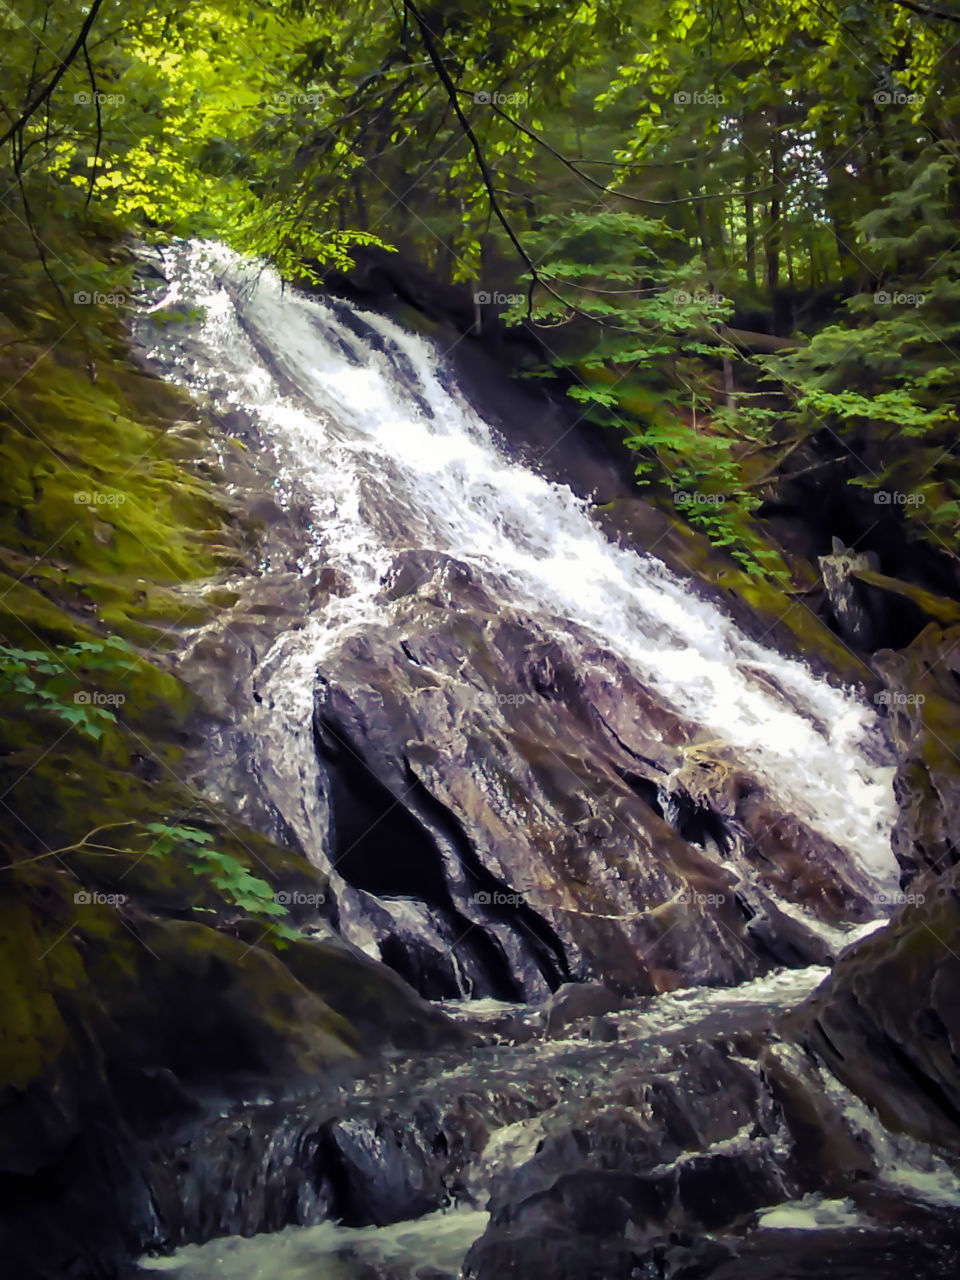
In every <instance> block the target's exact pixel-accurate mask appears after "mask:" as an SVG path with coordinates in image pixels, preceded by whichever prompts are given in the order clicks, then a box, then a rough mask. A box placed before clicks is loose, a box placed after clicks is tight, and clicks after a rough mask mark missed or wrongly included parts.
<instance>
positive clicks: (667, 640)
mask: <svg viewBox="0 0 960 1280" xmlns="http://www.w3.org/2000/svg"><path fill="white" fill-rule="evenodd" d="M168 265H169V268H170V271H171V279H172V287H171V290H170V292H169V293H168V295H167V296H166V297H165V298H164V300H163V302H162V303H161V304H160V305H162V306H163V307H168V306H171V305H181V306H191V307H196V308H202V311H203V319H202V320H200V321H198V322H197V323H195V324H192V325H190V326H189V327H188V328H187V333H186V335H184V334H183V333H182V331H181V332H178V331H173V332H168V333H167V334H165V335H162V336H161V337H159V338H154V339H152V343H153V345H154V346H155V349H158V350H159V353H160V354H161V355H162V357H163V360H164V362H165V364H166V365H167V367H169V368H170V369H171V371H172V372H173V374H174V376H176V377H178V378H180V379H181V380H182V381H183V382H184V383H185V384H186V385H187V386H189V387H190V388H192V389H194V390H197V391H203V392H206V393H209V394H211V395H212V396H213V397H214V398H215V400H216V401H217V402H219V403H220V404H221V405H222V406H230V407H236V408H241V409H243V410H244V411H246V412H247V413H249V414H251V415H252V416H253V417H254V419H255V420H256V421H257V422H258V423H259V425H260V426H261V428H262V432H263V436H264V438H265V439H266V440H267V441H268V442H269V444H270V445H271V447H272V448H273V449H275V450H276V453H277V457H278V460H279V463H280V467H281V474H282V475H283V476H285V477H286V478H287V479H288V480H289V481H290V482H291V483H292V482H296V483H297V484H298V485H299V486H300V487H301V489H302V490H304V491H306V492H307V493H308V494H309V496H310V499H311V501H312V504H313V522H314V529H315V533H316V538H317V540H318V542H319V544H320V546H321V547H322V554H323V557H324V560H325V562H326V563H328V564H332V565H334V566H335V567H336V568H337V569H338V570H339V571H340V572H341V573H342V574H343V575H344V578H345V580H346V581H347V582H348V583H349V589H348V590H347V592H346V593H344V594H343V595H342V596H341V598H339V599H338V600H335V601H333V602H332V605H331V608H330V609H328V610H327V611H326V613H325V616H324V617H323V619H322V620H318V621H317V622H316V623H314V624H308V626H307V627H306V629H305V630H304V631H302V632H300V633H298V634H297V636H296V637H295V638H287V639H281V640H280V641H279V643H278V645H277V649H276V652H275V653H274V654H273V655H271V657H270V658H268V660H267V662H266V663H265V668H266V669H267V670H268V671H273V672H274V674H273V676H272V677H271V678H270V680H269V689H268V690H267V689H261V694H262V695H263V701H264V703H269V704H271V705H272V712H271V714H273V715H275V716H277V717H280V718H282V719H283V721H284V724H285V730H286V733H287V735H288V736H289V742H290V759H289V760H288V761H287V762H282V761H277V760H273V761H271V765H270V767H271V770H274V771H276V770H281V771H282V770H283V769H284V768H287V769H293V770H294V772H295V775H296V776H300V775H302V773H303V769H302V756H303V752H304V750H306V752H308V753H309V752H311V751H312V745H311V744H310V743H309V742H308V741H306V742H305V738H308V737H309V734H308V726H309V720H310V706H311V700H312V693H313V684H314V679H315V672H316V668H317V665H318V663H319V662H320V660H321V659H322V658H323V656H324V655H325V654H326V653H328V652H330V651H331V650H332V649H333V648H335V647H336V645H337V644H338V643H339V642H340V640H341V639H342V637H343V635H344V634H345V633H348V632H356V631H360V630H361V629H362V628H363V627H364V626H365V625H369V624H370V623H372V622H373V621H375V620H376V618H377V614H378V609H379V601H378V596H379V591H380V584H381V579H382V578H383V575H384V574H385V572H386V571H387V569H388V567H389V565H390V563H391V560H392V558H393V556H394V555H395V554H396V552H397V551H399V550H401V549H405V548H410V547H414V548H428V549H435V550H439V551H443V552H449V553H450V554H452V555H455V556H457V557H458V558H459V559H461V560H465V561H467V562H469V563H473V564H476V565H477V566H478V567H479V568H480V569H481V571H483V572H485V573H486V574H487V575H488V577H489V578H493V579H495V580H496V582H497V584H498V587H499V590H500V592H501V593H502V597H503V599H504V600H505V601H506V602H509V603H510V604H511V605H514V606H516V605H519V606H520V607H522V608H524V609H526V610H529V611H531V612H533V613H535V614H537V615H539V616H541V617H543V618H546V619H548V620H549V625H550V626H551V627H553V628H558V627H559V628H563V626H564V623H566V622H569V623H574V624H577V625H578V626H579V627H582V628H585V629H586V630H587V631H589V632H591V633H593V634H594V635H596V637H597V638H598V639H599V640H600V641H602V643H603V644H604V645H605V646H606V647H607V648H609V649H610V650H612V651H613V652H615V653H617V654H619V655H621V656H622V658H623V659H624V660H625V661H626V662H627V663H628V664H629V665H630V666H631V668H632V669H633V670H634V671H635V672H636V673H637V674H638V676H639V677H640V678H641V679H642V680H643V681H644V683H645V684H647V685H648V686H649V687H651V688H652V689H654V690H656V691H657V692H658V693H659V694H660V695H662V696H663V697H664V698H665V699H666V700H667V701H668V702H669V703H671V704H672V705H673V706H674V707H675V708H676V709H677V710H678V711H679V712H680V713H682V714H686V715H689V716H691V717H693V718H694V719H695V720H696V721H697V722H698V723H699V724H701V725H702V726H704V727H705V728H706V729H707V730H709V731H710V732H711V733H712V734H713V735H715V736H716V738H718V739H720V740H722V741H723V742H724V743H726V744H728V745H729V746H730V747H731V748H733V749H734V750H735V751H736V752H737V754H738V755H739V756H740V758H742V759H743V760H744V761H745V762H747V763H748V764H749V765H750V766H751V767H753V768H754V769H755V770H756V771H757V772H758V773H759V774H760V776H762V777H763V778H764V779H765V781H766V783H767V785H768V786H769V788H770V790H771V792H772V793H773V794H774V795H775V796H776V797H778V799H779V800H780V802H781V803H782V804H783V806H784V808H785V809H787V810H788V811H790V812H794V813H797V814H798V815H801V816H802V817H804V818H805V819H806V820H807V821H808V822H809V823H810V824H811V825H812V826H813V827H814V828H815V829H816V830H818V831H820V832H821V833H822V834H824V835H825V836H827V837H828V838H830V839H831V840H833V841H835V842H836V843H838V844H839V845H841V846H843V847H845V848H848V849H850V850H851V851H852V852H853V853H854V855H855V856H856V858H858V859H859V860H860V861H861V862H862V864H863V865H864V866H865V867H866V868H867V869H869V871H870V872H871V873H872V874H873V875H874V876H875V877H876V878H877V880H878V881H879V882H880V883H881V884H887V885H889V883H890V881H891V878H892V877H893V875H894V873H895V865H894V862H893V858H892V855H891V852H890V827H891V825H892V821H893V816H894V812H895V807H894V801H893V795H892V791H891V777H892V769H891V768H890V767H889V765H888V764H886V763H882V762H878V761H882V759H883V754H882V747H881V733H880V730H879V727H878V722H877V719H876V717H875V715H874V713H873V712H872V711H871V710H870V709H869V708H868V707H867V706H866V705H865V704H864V703H863V701H862V699H860V698H859V697H857V696H856V695H855V694H853V693H850V692H844V691H841V690H838V689H836V688H834V687H832V686H831V685H830V684H828V683H827V682H826V681H824V680H822V679H818V678H817V677H815V676H814V675H812V674H811V672H810V671H809V670H808V669H807V668H805V667H804V666H803V665H802V664H801V663H799V662H797V661H795V660H792V659H789V658H786V657H784V656H782V655H780V654H778V653H777V652H776V651H775V650H773V649H768V648H764V647H763V646H762V645H759V644H756V643H755V642H753V641H751V640H749V639H747V638H746V637H744V636H743V635H742V634H741V633H740V632H739V631H738V629H737V627H736V626H735V625H734V623H733V622H732V621H731V620H730V619H729V618H728V617H726V616H725V615H724V614H723V613H722V612H721V611H720V610H719V609H717V608H716V607H715V606H714V605H712V604H710V603H709V602H705V601H704V600H702V599H700V598H699V597H698V596H697V595H696V594H695V593H694V592H693V591H691V590H690V589H689V588H688V587H687V586H686V585H685V584H684V583H683V582H682V581H681V580H680V579H678V578H677V577H676V576H675V575H674V574H672V573H671V572H670V571H668V570H667V568H666V567H665V566H664V565H663V563H662V562H660V561H659V560H657V559H656V558H654V557H653V556H638V555H636V554H635V553H633V552H631V551H627V550H622V549H618V548H617V547H614V546H612V545H611V544H610V543H609V542H608V541H607V540H606V539H605V538H604V536H603V535H602V533H601V532H600V531H599V530H598V529H597V527H596V526H595V525H594V523H593V522H592V521H591V519H590V515H589V511H588V508H587V505H586V504H585V503H584V502H583V501H581V500H579V499H578V498H576V497H575V496H574V494H573V493H572V492H571V491H570V490H569V489H567V488H566V487H564V486H562V485H559V484H556V483H552V482H550V481H549V480H547V479H545V478H543V477H542V476H540V475H537V474H536V473H535V472H534V471H532V470H529V469H527V468H525V467H523V466H519V465H517V464H515V463H513V462H511V461H510V460H508V459H507V458H506V457H505V456H504V454H503V453H502V452H501V450H499V449H498V447H497V445H496V444H495V442H494V439H493V438H492V435H491V432H490V430H489V428H488V427H487V426H486V425H485V423H484V422H483V421H482V420H481V419H480V418H479V417H478V416H477V414H476V413H475V412H474V411H473V410H472V409H471V407H470V406H469V404H467V403H466V401H465V400H464V398H463V397H462V395H461V394H460V393H459V392H458V390H457V388H456V387H455V386H451V385H450V380H449V378H447V377H445V372H444V367H443V353H442V352H440V351H438V350H437V349H436V348H435V347H434V346H433V345H432V344H431V343H430V342H428V341H426V340H425V339H423V338H420V337H417V336H415V335H413V334H411V333H408V332H406V331H404V330H403V329H401V328H400V327H399V326H398V325H396V324H394V323H393V322H392V321H390V320H388V319H385V318H384V317H383V316H380V315H376V314H373V313H368V312H364V313H353V321H354V322H353V323H352V324H348V323H345V321H344V319H343V318H342V315H343V307H342V305H337V306H334V305H331V304H330V303H329V302H327V301H325V300H323V299H317V298H311V297H307V296H305V295H303V294H300V293H298V292H296V291H292V290H290V289H285V288H284V287H283V286H282V284H281V282H280V280H279V279H278V278H277V277H276V276H275V275H274V274H273V273H272V272H269V271H263V270H253V269H251V268H250V266H249V265H246V266H245V265H244V264H243V263H242V262H241V261H240V260H239V259H238V258H237V257H236V256H235V255H234V254H232V253H231V252H230V251H228V250H226V249H224V248H222V247H216V246H209V245H203V244H193V245H190V246H185V247H183V248H182V249H179V250H177V251H176V252H174V253H172V254H170V255H169V263H168ZM357 321H359V322H360V323H359V324H357ZM758 674H759V677H760V678H759V679H758V678H757V675H758ZM764 675H767V676H769V677H773V679H774V680H775V682H776V684H777V685H779V687H780V688H781V689H783V690H784V691H785V696H783V697H778V696H777V695H776V693H775V692H774V691H772V690H771V687H770V682H769V681H763V676H764ZM878 753H879V754H878ZM309 810H310V802H309V801H308V802H307V804H306V811H307V812H309ZM287 816H288V818H289V819H291V820H292V821H293V823H294V825H295V826H297V825H299V826H300V830H299V832H298V834H300V835H301V838H304V839H305V843H306V844H307V846H308V847H310V846H312V845H313V844H314V843H315V837H316V833H315V832H309V831H305V830H304V829H303V819H302V816H301V817H300V819H299V820H298V818H297V815H290V814H288V815H287Z"/></svg>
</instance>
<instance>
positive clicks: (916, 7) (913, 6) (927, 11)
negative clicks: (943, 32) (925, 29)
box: [893, 0, 960, 22]
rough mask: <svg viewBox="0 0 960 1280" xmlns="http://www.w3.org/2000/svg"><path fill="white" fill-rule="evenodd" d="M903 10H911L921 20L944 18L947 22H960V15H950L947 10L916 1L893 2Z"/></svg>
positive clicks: (894, 0)
mask: <svg viewBox="0 0 960 1280" xmlns="http://www.w3.org/2000/svg"><path fill="white" fill-rule="evenodd" d="M893 3H894V4H895V5H898V6H899V7H900V8H901V9H909V10H910V12H911V13H916V14H919V15H920V17H921V18H942V19H943V20H944V21H945V22H960V13H949V12H948V11H947V10H946V9H935V8H934V6H933V5H932V4H917V3H916V2H915V0H893Z"/></svg>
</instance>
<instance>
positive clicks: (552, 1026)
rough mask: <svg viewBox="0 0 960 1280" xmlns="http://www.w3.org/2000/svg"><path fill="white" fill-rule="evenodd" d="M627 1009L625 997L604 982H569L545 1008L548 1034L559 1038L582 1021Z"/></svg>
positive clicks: (554, 994)
mask: <svg viewBox="0 0 960 1280" xmlns="http://www.w3.org/2000/svg"><path fill="white" fill-rule="evenodd" d="M622 1008H623V997H622V996H618V995H617V994H616V992H614V991H611V990H610V989H609V988H608V987H605V986H604V985H603V983H601V982H565V983H564V984H563V986H562V987H559V988H558V989H557V990H556V991H555V992H554V993H553V995H552V996H551V997H550V999H549V1000H548V1001H547V1002H546V1004H545V1005H544V1006H543V1009H544V1015H545V1033H546V1035H548V1036H555V1035H559V1034H560V1032H561V1031H562V1030H563V1028H564V1027H566V1026H568V1025H569V1024H570V1023H571V1022H576V1021H577V1020H578V1019H580V1018H591V1017H596V1016H599V1015H600V1014H604V1013H613V1012H615V1011H616V1010H617V1009H622Z"/></svg>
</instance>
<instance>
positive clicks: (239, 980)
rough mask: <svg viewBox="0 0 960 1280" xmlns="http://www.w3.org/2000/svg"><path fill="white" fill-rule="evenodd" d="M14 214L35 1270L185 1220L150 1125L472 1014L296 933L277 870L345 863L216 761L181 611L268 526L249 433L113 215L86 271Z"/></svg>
mask: <svg viewBox="0 0 960 1280" xmlns="http://www.w3.org/2000/svg"><path fill="white" fill-rule="evenodd" d="M2 232H3V234H2V237H0V240H2V243H3V245H4V249H3V250H2V253H0V286H2V296H3V303H2V306H0V468H2V471H3V476H4V485H3V492H2V494H0V645H2V646H3V647H2V648H0V714H2V719H3V732H2V744H0V806H2V812H3V822H2V823H0V985H2V989H3V992H4V1014H3V1023H4V1028H3V1029H4V1034H3V1036H2V1037H0V1134H2V1138H0V1177H2V1180H3V1185H4V1188H5V1195H4V1203H3V1206H2V1209H0V1229H2V1231H3V1233H4V1234H8V1235H9V1240H8V1241H6V1242H5V1246H4V1253H5V1256H6V1257H7V1258H8V1259H10V1260H12V1261H13V1262H14V1263H15V1271H16V1274H18V1276H20V1277H21V1278H25V1277H29V1276H31V1275H51V1274H59V1273H61V1272H63V1273H67V1272H68V1271H69V1273H70V1274H75V1275H77V1276H82V1275H87V1274H100V1273H101V1272H100V1271H99V1270H98V1268H101V1267H106V1268H107V1269H109V1267H110V1266H111V1265H112V1262H111V1260H112V1261H113V1262H116V1261H117V1260H119V1259H121V1258H122V1257H123V1256H124V1255H126V1254H129V1253H130V1252H131V1251H132V1250H135V1249H138V1248H140V1247H141V1246H142V1245H143V1244H144V1242H145V1241H146V1240H148V1239H151V1238H160V1237H162V1231H163V1228H162V1224H157V1223H156V1222H154V1221H153V1220H152V1218H151V1211H150V1206H149V1197H148V1196H147V1194H146V1191H145V1188H144V1187H142V1186H141V1185H140V1184H139V1182H138V1178H137V1174H136V1168H137V1154H136V1152H137V1149H138V1144H140V1143H142V1142H144V1141H148V1140H151V1139H153V1138H155V1137H157V1136H158V1135H160V1134H162V1133H163V1132H165V1131H169V1130H170V1129H171V1128H172V1127H176V1126H178V1125H182V1124H185V1123H188V1122H190V1121H191V1120H194V1121H195V1120H197V1119H198V1118H200V1117H201V1116H202V1115H203V1114H204V1109H205V1107H206V1106H207V1105H209V1103H210V1101H211V1100H212V1099H215V1100H216V1104H217V1105H222V1103H223V1101H224V1099H229V1098H231V1097H233V1098H240V1097H243V1096H249V1093H250V1090H251V1089H256V1090H257V1091H258V1092H262V1091H263V1090H267V1091H269V1092H272V1093H280V1092H284V1091H289V1090H292V1089H298V1088H302V1087H305V1086H306V1085H307V1084H308V1083H309V1084H310V1085H311V1087H315V1086H316V1085H317V1083H318V1079H319V1078H323V1077H324V1076H326V1075H328V1074H330V1073H334V1074H338V1073H340V1072H342V1071H343V1070H350V1069H351V1068H352V1066H353V1065H354V1064H356V1063H357V1062H358V1061H359V1060H360V1059H361V1058H362V1056H363V1055H366V1054H369V1053H372V1052H375V1051H376V1050H377V1049H378V1048H379V1047H381V1046H383V1045H385V1044H387V1043H397V1044H400V1045H402V1046H405V1047H408V1048H413V1047H416V1046H419V1045H427V1044H432V1043H435V1042H436V1041H438V1040H440V1039H443V1038H445V1037H448V1036H451V1035H452V1034H453V1032H452V1029H451V1028H450V1027H449V1025H448V1024H446V1022H445V1020H444V1019H442V1018H441V1017H440V1016H439V1015H437V1014H435V1013H434V1012H433V1011H431V1010H430V1009H429V1008H428V1007H427V1006H425V1005H424V1004H423V1003H422V1002H421V1001H420V1000H419V999H418V998H417V997H416V996H415V995H414V994H413V992H411V991H410V990H409V989H408V988H407V987H405V985H404V984H403V983H402V982H401V981H400V980H399V979H398V978H396V977H395V975H393V974H392V973H390V972H389V971H387V970H385V969H383V968H382V967H381V966H379V965H376V964H375V963H374V962H372V961H369V960H367V959H366V958H364V957H362V956H359V955H357V954H356V953H354V952H352V951H349V950H347V949H346V948H345V947H343V946H341V945H339V944H337V943H336V942H333V941H328V942H319V941H311V940H308V939H307V938H304V939H303V940H301V941H297V940H295V939H294V935H295V934H296V920H294V918H293V917H292V916H289V915H288V914H287V911H286V908H285V907H283V906H282V905H281V904H278V903H277V902H276V900H275V898H274V894H278V893H279V894H283V893H287V894H289V892H290V891H291V890H298V891H300V893H301V894H302V895H303V897H304V898H308V899H310V900H311V901H312V902H313V903H315V904H317V905H314V906H311V907H307V908H304V909H303V910H304V911H305V912H306V915H307V917H310V916H313V918H315V919H319V917H320V916H321V915H322V914H323V912H324V911H325V910H327V911H328V910H329V908H326V907H324V906H323V905H322V904H323V901H324V895H325V889H326V885H325V882H324V880H323V878H322V876H320V874H319V873H318V872H317V871H316V870H315V869H314V868H312V867H311V866H310V865H309V864H308V863H307V862H306V861H305V860H304V859H303V857H302V856H301V855H299V854H298V853H297V852H295V851H294V850H291V849H285V848H281V847H279V846H277V845H274V844H272V843H271V842H270V841H268V840H266V839H264V838H263V837H262V836H260V835H258V834H257V833H255V832H253V831H251V830H249V829H246V828H244V827H242V826H239V825H238V824H237V823H236V822H235V821H233V820H232V819H231V818H229V817H228V815H226V814H225V813H222V812H220V811H218V810H217V809H216V808H215V807H213V806H211V805H210V804H209V803H208V802H207V800H206V799H205V798H204V797H203V796H201V795H199V794H198V793H197V792H196V791H195V789H194V788H193V787H192V786H191V785H190V783H189V780H188V778H187V773H186V758H187V753H188V751H189V748H190V746H191V742H192V735H193V729H192V726H193V725H194V723H195V721H196V718H197V716H198V714H199V713H200V711H201V707H200V706H199V704H198V702H197V699H196V697H195V696H194V695H193V694H191V693H190V691H189V690H188V689H187V687H186V686H185V685H184V684H183V682H182V681H181V680H180V679H179V678H178V675H177V671H176V656H177V642H178V637H179V636H180V634H181V633H182V630H183V629H184V628H185V627H188V626H194V625H196V624H198V623H200V622H202V621H204V620H209V619H210V618H211V617H213V616H214V615H215V612H216V610H217V608H218V607H219V606H220V605H221V604H223V603H227V604H229V603H230V602H231V600H232V598H233V597H232V596H231V593H230V592H229V591H227V590H225V589H224V588H223V585H222V584H223V581H224V578H225V576H226V575H227V574H230V575H234V576H235V575H237V574H240V575H242V574H243V573H244V572H245V571H246V569H247V567H248V566H249V565H250V564H251V563H252V560H253V556H254V551H255V548H256V544H257V539H258V527H257V523H256V521H255V520H253V519H251V518H250V517H249V516H248V515H247V514H245V513H244V512H243V511H241V510H240V509H239V504H238V503H237V502H236V501H234V500H233V499H232V498H231V496H230V493H229V491H228V486H227V485H226V484H225V483H224V482H223V475H222V471H221V470H220V469H219V467H218V463H217V457H218V453H219V451H220V450H221V449H230V448H231V447H233V446H232V445H231V444H230V442H229V441H228V440H227V439H226V438H224V436H225V433H223V432H220V433H219V436H220V438H218V435H217V433H218V429H217V428H216V427H215V426H214V425H213V424H212V423H211V422H210V421H208V420H207V419H205V417H204V416H203V413H202V412H201V411H200V409H199V408H198V407H197V406H196V405H194V404H193V403H191V402H190V400H189V399H188V398H186V397H185V396H184V395H182V394H181V393H180V392H178V391H177V390H176V389H174V388H172V387H170V386H168V385H166V384H164V383H162V382H160V381H158V380H157V379H156V378H153V377H151V376H149V375H147V374H146V373H144V372H143V370H142V369H141V368H139V367H138V366H137V364H136V362H135V361H134V360H133V358H132V356H131V352H130V349H129V345H128V341H127V338H126V335H125V318H126V316H127V314H128V313H129V309H130V307H131V306H135V305H136V303H135V301H134V298H135V294H136V288H137V284H136V280H135V278H134V263H133V260H132V258H131V255H130V254H129V253H128V252H127V251H126V250H125V249H124V248H123V247H122V246H121V245H120V243H119V242H118V239H117V237H116V235H115V233H114V229H113V228H111V227H108V226H99V227H95V228H92V229H90V228H89V226H88V229H87V230H86V231H84V232H82V233H81V232H80V231H79V230H78V229H77V228H76V227H73V226H72V225H71V224H70V223H69V221H62V222H61V223H60V224H59V225H58V226H45V227H42V228H40V234H41V236H42V239H43V242H44V244H45V246H46V256H47V259H48V262H51V261H53V262H55V264H56V275H57V277H58V279H60V280H61V281H62V280H64V279H69V280H72V281H74V282H75V284H76V288H75V290H73V291H70V290H69V289H67V290H63V289H61V295H62V296H61V297H59V298H58V297H57V295H56V294H55V293H54V290H53V289H52V287H51V286H50V283H49V281H48V280H47V278H46V277H45V275H44V273H43V271H42V269H41V266H40V264H39V262H38V260H37V257H36V253H35V251H34V247H33V245H32V243H31V238H30V236H29V234H28V233H27V231H26V229H25V228H23V227H22V225H20V224H18V223H16V222H15V221H14V220H12V219H11V220H9V221H7V222H6V223H5V224H4V226H3V228H2ZM88 298H89V299H91V300H90V301H88V300H87V299H88ZM104 298H105V299H107V300H106V301H98V299H104ZM118 298H120V299H122V301H117V299H118Z"/></svg>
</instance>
